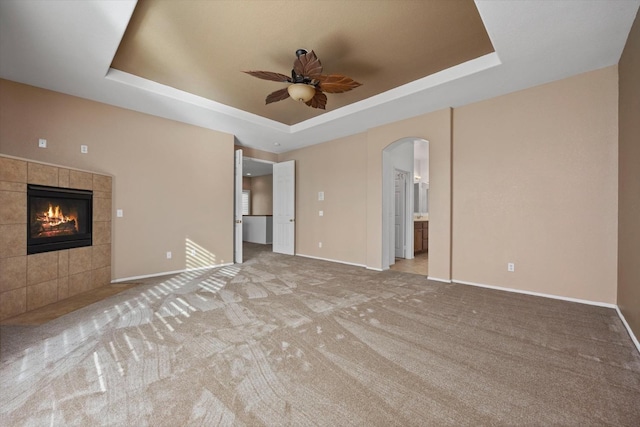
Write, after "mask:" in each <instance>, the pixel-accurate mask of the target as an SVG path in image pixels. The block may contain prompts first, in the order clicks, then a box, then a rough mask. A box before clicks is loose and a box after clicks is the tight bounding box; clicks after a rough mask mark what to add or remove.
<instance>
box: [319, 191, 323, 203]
mask: <svg viewBox="0 0 640 427" xmlns="http://www.w3.org/2000/svg"><path fill="white" fill-rule="evenodd" d="M318 200H320V201H322V200H324V191H318Z"/></svg>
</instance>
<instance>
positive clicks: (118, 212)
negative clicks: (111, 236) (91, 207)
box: [116, 209, 123, 218]
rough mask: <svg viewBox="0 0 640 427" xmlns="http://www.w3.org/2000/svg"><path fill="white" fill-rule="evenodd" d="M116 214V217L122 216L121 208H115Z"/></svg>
mask: <svg viewBox="0 0 640 427" xmlns="http://www.w3.org/2000/svg"><path fill="white" fill-rule="evenodd" d="M116 216H117V217H118V218H122V216H123V212H122V209H117V210H116Z"/></svg>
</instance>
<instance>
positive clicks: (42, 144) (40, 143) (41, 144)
mask: <svg viewBox="0 0 640 427" xmlns="http://www.w3.org/2000/svg"><path fill="white" fill-rule="evenodd" d="M38 147H40V148H47V140H46V139H42V138H40V139H39V140H38Z"/></svg>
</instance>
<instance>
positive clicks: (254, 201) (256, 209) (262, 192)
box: [251, 175, 273, 215]
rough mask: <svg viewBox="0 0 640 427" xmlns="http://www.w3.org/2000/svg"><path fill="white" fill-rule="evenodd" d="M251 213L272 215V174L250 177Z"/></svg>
mask: <svg viewBox="0 0 640 427" xmlns="http://www.w3.org/2000/svg"><path fill="white" fill-rule="evenodd" d="M251 215H273V175H264V176H255V177H253V178H251Z"/></svg>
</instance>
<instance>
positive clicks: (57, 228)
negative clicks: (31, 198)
mask: <svg viewBox="0 0 640 427" xmlns="http://www.w3.org/2000/svg"><path fill="white" fill-rule="evenodd" d="M36 223H37V225H38V226H39V228H40V231H41V233H47V234H68V233H69V232H71V233H76V232H78V221H77V218H76V217H75V216H72V215H69V216H67V215H65V214H64V213H63V212H62V209H61V208H60V206H55V207H54V206H53V205H52V204H51V203H50V204H49V209H48V210H46V211H44V212H42V213H41V214H38V215H36Z"/></svg>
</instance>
